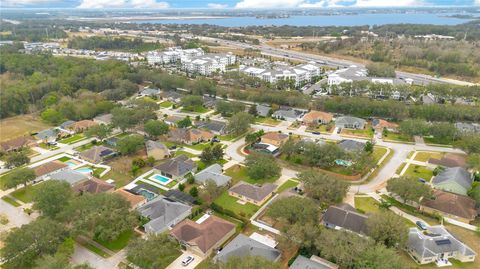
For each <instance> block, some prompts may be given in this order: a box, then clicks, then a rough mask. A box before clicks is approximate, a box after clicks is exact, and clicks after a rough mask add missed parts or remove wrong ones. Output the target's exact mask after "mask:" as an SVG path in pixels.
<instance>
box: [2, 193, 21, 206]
mask: <svg viewBox="0 0 480 269" xmlns="http://www.w3.org/2000/svg"><path fill="white" fill-rule="evenodd" d="M2 200H3V201H5V202H7V203H9V204H11V205H13V206H14V207H19V206H20V204H19V203H18V202H17V201H15V199H13V198H12V197H9V196H7V195H5V196H3V197H2Z"/></svg>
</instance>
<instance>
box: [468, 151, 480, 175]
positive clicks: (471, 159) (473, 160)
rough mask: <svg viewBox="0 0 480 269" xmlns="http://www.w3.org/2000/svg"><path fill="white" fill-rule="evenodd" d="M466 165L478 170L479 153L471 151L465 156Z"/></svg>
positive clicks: (479, 166) (479, 169) (479, 164)
mask: <svg viewBox="0 0 480 269" xmlns="http://www.w3.org/2000/svg"><path fill="white" fill-rule="evenodd" d="M467 165H468V167H469V168H472V169H473V170H475V171H480V153H472V154H469V155H468V156H467Z"/></svg>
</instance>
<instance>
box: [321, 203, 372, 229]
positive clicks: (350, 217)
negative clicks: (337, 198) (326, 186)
mask: <svg viewBox="0 0 480 269" xmlns="http://www.w3.org/2000/svg"><path fill="white" fill-rule="evenodd" d="M367 219H368V217H367V216H365V215H363V214H360V213H357V212H354V211H350V210H346V209H343V208H340V207H337V206H330V207H329V208H328V209H327V211H326V212H325V214H323V217H322V221H323V222H324V223H326V224H327V225H335V226H338V227H342V228H343V229H346V230H349V231H352V232H356V233H359V234H366V233H367V224H366V221H367Z"/></svg>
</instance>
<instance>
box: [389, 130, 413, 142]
mask: <svg viewBox="0 0 480 269" xmlns="http://www.w3.org/2000/svg"><path fill="white" fill-rule="evenodd" d="M383 139H384V140H391V141H397V142H413V141H414V139H413V136H409V135H406V134H402V133H392V132H389V133H388V134H386V135H384V136H383Z"/></svg>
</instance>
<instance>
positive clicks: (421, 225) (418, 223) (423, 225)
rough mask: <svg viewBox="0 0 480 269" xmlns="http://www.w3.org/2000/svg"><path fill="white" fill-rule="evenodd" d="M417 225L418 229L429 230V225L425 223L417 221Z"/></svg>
mask: <svg viewBox="0 0 480 269" xmlns="http://www.w3.org/2000/svg"><path fill="white" fill-rule="evenodd" d="M415 224H417V226H418V228H420V229H422V230H424V231H425V230H427V224H426V223H425V222H423V221H420V220H417V222H415Z"/></svg>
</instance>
